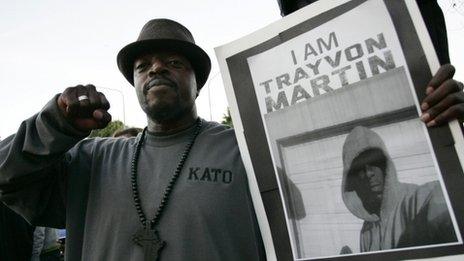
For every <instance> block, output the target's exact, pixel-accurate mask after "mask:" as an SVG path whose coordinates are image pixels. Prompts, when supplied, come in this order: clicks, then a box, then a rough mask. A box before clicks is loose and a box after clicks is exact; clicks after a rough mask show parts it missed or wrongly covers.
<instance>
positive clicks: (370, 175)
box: [364, 165, 374, 178]
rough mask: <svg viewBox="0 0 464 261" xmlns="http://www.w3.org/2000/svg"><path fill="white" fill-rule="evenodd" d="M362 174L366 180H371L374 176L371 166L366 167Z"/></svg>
mask: <svg viewBox="0 0 464 261" xmlns="http://www.w3.org/2000/svg"><path fill="white" fill-rule="evenodd" d="M364 172H365V173H366V177H367V178H372V177H373V176H374V169H373V168H372V166H369V165H366V167H365V168H364Z"/></svg>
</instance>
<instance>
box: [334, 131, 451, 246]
mask: <svg viewBox="0 0 464 261" xmlns="http://www.w3.org/2000/svg"><path fill="white" fill-rule="evenodd" d="M342 197H343V201H344V202H345V205H346V207H347V208H348V209H349V210H350V211H351V213H353V215H355V216H357V217H358V218H360V219H362V220H364V224H363V227H362V229H361V236H360V251H361V252H367V251H375V250H385V249H392V248H400V247H411V246H422V245H429V244H439V243H449V242H455V241H456V240H457V238H456V235H455V233H454V229H453V224H452V222H451V218H450V215H449V212H448V208H447V205H446V202H445V199H444V197H443V192H442V190H441V187H440V184H439V183H438V181H433V182H429V183H426V184H423V185H420V186H419V185H415V184H408V183H401V182H399V181H398V177H397V173H396V169H395V166H394V164H393V161H392V160H391V158H390V155H389V154H388V152H387V149H386V147H385V144H384V143H383V141H382V139H381V138H380V137H379V135H377V133H375V132H373V131H371V130H369V129H367V128H365V127H360V126H358V127H356V128H354V129H353V130H352V131H351V133H350V134H349V135H348V136H347V138H346V140H345V144H344V145H343V181H342Z"/></svg>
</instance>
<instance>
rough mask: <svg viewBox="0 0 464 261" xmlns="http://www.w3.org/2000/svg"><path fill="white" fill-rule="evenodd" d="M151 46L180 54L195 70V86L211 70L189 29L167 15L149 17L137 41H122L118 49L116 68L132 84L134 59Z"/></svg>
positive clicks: (150, 49)
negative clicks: (128, 42)
mask: <svg viewBox="0 0 464 261" xmlns="http://www.w3.org/2000/svg"><path fill="white" fill-rule="evenodd" d="M153 50H163V51H164V50H166V51H174V52H177V53H180V54H182V55H184V56H185V57H186V58H187V59H188V60H189V61H190V63H191V64H192V67H193V70H194V71H195V77H196V81H197V85H198V89H200V88H201V87H203V85H204V84H205V83H206V80H207V79H208V75H209V72H210V71H211V60H210V59H209V57H208V54H206V52H205V51H203V49H201V48H200V47H198V46H197V45H196V44H195V40H194V39H193V36H192V34H191V33H190V31H189V30H188V29H187V28H185V26H183V25H181V24H179V23H178V22H175V21H172V20H169V19H153V20H150V21H148V22H147V23H146V24H145V25H144V26H143V28H142V31H141V32H140V34H139V37H138V38H137V41H135V42H133V43H131V44H128V45H126V46H125V47H124V48H122V49H121V51H119V53H118V57H117V62H118V67H119V70H120V71H121V73H122V74H123V75H124V77H126V79H127V80H128V81H129V82H130V83H131V84H132V85H134V75H133V68H134V62H135V59H137V57H138V56H140V55H142V54H144V53H146V52H147V51H153Z"/></svg>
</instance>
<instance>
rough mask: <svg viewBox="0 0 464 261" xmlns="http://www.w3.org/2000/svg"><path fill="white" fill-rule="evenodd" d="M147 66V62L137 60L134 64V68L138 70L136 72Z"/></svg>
mask: <svg viewBox="0 0 464 261" xmlns="http://www.w3.org/2000/svg"><path fill="white" fill-rule="evenodd" d="M147 67H148V63H147V62H139V63H137V64H136V65H135V70H136V71H138V72H141V71H143V70H145V69H146V68H147Z"/></svg>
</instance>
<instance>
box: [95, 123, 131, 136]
mask: <svg viewBox="0 0 464 261" xmlns="http://www.w3.org/2000/svg"><path fill="white" fill-rule="evenodd" d="M124 128H125V126H124V123H122V121H112V122H110V123H109V124H108V126H106V127H105V128H103V129H100V130H93V131H92V132H91V133H90V135H89V138H94V137H111V136H113V133H114V132H115V131H118V130H122V129H124Z"/></svg>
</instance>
